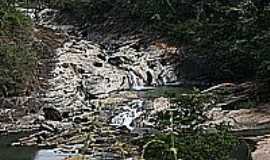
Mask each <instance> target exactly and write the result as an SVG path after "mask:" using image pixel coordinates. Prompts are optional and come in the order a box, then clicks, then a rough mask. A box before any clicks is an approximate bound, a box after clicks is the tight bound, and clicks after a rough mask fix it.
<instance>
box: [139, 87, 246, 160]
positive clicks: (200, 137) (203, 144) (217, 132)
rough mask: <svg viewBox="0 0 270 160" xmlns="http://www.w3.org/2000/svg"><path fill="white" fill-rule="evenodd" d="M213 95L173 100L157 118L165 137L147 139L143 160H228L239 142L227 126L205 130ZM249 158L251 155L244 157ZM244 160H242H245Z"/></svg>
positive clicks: (156, 136)
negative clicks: (203, 125) (207, 113)
mask: <svg viewBox="0 0 270 160" xmlns="http://www.w3.org/2000/svg"><path fill="white" fill-rule="evenodd" d="M215 99H216V98H215V97H213V96H212V95H206V94H200V93H198V92H197V93H196V92H194V93H192V94H181V95H178V96H177V97H176V98H174V99H172V104H173V105H172V106H171V107H170V108H169V109H166V110H165V111H161V112H159V113H158V114H157V118H156V119H157V121H158V123H157V126H158V127H159V129H160V130H161V131H162V133H160V134H157V135H155V136H154V137H149V138H148V139H147V138H146V141H147V143H146V144H145V145H144V152H143V158H144V159H146V160H155V159H166V160H175V159H183V160H191V159H194V160H208V159H212V160H228V159H229V158H232V157H234V156H233V155H232V153H233V150H234V148H235V147H236V146H238V144H239V141H238V140H237V138H236V137H234V136H233V135H231V134H230V133H229V130H228V126H226V125H224V124H222V125H213V126H208V127H206V128H208V129H205V127H202V126H201V124H203V123H204V122H205V121H206V120H208V117H207V116H206V115H205V113H206V112H207V111H209V110H210V109H211V108H212V105H213V104H214V102H215ZM245 156H246V157H248V155H245ZM246 159H247V158H245V159H241V160H246Z"/></svg>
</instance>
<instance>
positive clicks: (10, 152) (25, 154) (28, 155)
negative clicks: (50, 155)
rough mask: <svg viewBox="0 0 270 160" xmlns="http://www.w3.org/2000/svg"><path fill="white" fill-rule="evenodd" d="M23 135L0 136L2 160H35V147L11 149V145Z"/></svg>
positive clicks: (0, 155) (0, 156)
mask: <svg viewBox="0 0 270 160" xmlns="http://www.w3.org/2000/svg"><path fill="white" fill-rule="evenodd" d="M22 136H23V135H9V136H0V160H34V158H35V155H36V153H37V151H38V149H37V148H35V147H11V146H10V144H11V143H12V142H14V141H15V140H16V139H18V138H20V137H22Z"/></svg>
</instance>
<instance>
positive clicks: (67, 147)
mask: <svg viewBox="0 0 270 160" xmlns="http://www.w3.org/2000/svg"><path fill="white" fill-rule="evenodd" d="M28 14H31V12H28ZM56 14H57V11H55V10H49V9H46V10H43V11H41V12H40V13H39V14H38V18H39V20H40V21H37V24H36V28H35V33H36V35H37V42H40V43H43V44H44V46H45V47H46V48H50V49H51V50H49V51H50V52H49V53H47V54H45V55H42V57H41V60H40V62H39V63H40V64H39V65H40V70H41V71H40V75H39V79H40V82H41V86H40V88H39V89H37V90H36V91H34V93H33V94H32V95H31V96H30V97H21V98H14V99H2V100H1V106H2V108H1V114H0V117H1V119H2V121H1V123H0V128H1V133H2V134H5V133H11V132H30V133H31V134H30V136H26V137H24V138H20V139H19V140H18V141H17V142H14V143H13V144H12V145H13V146H39V147H44V148H60V151H62V152H67V153H77V154H79V153H84V154H87V155H89V156H91V157H92V158H97V159H103V158H107V159H123V157H136V156H139V148H138V147H137V146H132V145H131V144H130V143H129V142H130V141H132V140H136V138H138V137H141V136H143V135H144V134H150V133H152V132H155V130H154V129H151V125H152V124H151V123H150V122H148V119H150V118H151V113H154V112H155V110H158V109H160V107H166V106H164V105H169V104H168V101H167V99H165V98H157V99H151V100H150V99H145V98H144V97H143V96H142V94H141V92H142V90H147V89H153V87H156V86H162V85H170V84H175V83H176V82H177V76H176V74H175V73H176V72H175V70H176V66H177V64H175V63H171V60H170V57H171V56H175V54H176V48H170V49H165V48H159V47H158V46H156V45H149V46H148V47H146V48H145V47H142V46H140V45H139V44H138V42H139V40H140V39H139V38H138V37H136V36H133V37H122V38H120V39H104V40H103V41H99V42H97V41H96V40H95V41H94V40H93V41H92V40H91V37H90V40H86V39H85V38H83V37H81V35H80V32H78V31H77V30H76V29H77V28H76V27H74V26H70V25H59V24H57V23H55V21H54V15H56ZM36 18H37V17H36ZM52 32H53V34H51V33H52ZM71 33H73V34H71ZM74 33H75V34H74ZM93 39H96V37H93ZM139 92H140V94H139ZM30 104H31V106H32V107H31V108H29V105H30ZM104 156H105V157H104Z"/></svg>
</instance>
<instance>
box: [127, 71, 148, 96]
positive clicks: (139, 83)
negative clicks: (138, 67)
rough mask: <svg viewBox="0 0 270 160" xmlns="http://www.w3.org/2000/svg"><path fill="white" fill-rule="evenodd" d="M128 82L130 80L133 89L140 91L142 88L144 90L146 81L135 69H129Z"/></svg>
mask: <svg viewBox="0 0 270 160" xmlns="http://www.w3.org/2000/svg"><path fill="white" fill-rule="evenodd" d="M128 82H129V86H130V88H131V89H133V90H136V91H140V90H144V89H145V87H144V82H143V79H142V78H139V77H138V76H137V75H136V74H135V73H134V71H129V72H128Z"/></svg>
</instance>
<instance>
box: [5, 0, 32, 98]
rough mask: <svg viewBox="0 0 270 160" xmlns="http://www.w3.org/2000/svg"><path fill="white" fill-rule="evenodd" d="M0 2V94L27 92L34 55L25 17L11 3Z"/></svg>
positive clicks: (30, 33) (14, 94)
mask: <svg viewBox="0 0 270 160" xmlns="http://www.w3.org/2000/svg"><path fill="white" fill-rule="evenodd" d="M7 2H8V1H0V3H1V4H0V96H5V97H7V96H8V97H9V96H18V95H23V94H28V93H27V92H28V91H27V90H28V89H30V87H31V85H32V83H33V80H34V78H33V77H34V72H35V67H36V62H37V54H36V50H35V49H34V48H35V47H34V46H33V39H32V26H31V21H30V19H29V18H28V17H26V16H24V15H23V14H22V13H20V12H19V11H17V10H16V9H15V8H14V6H12V5H11V4H9V3H7Z"/></svg>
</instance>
